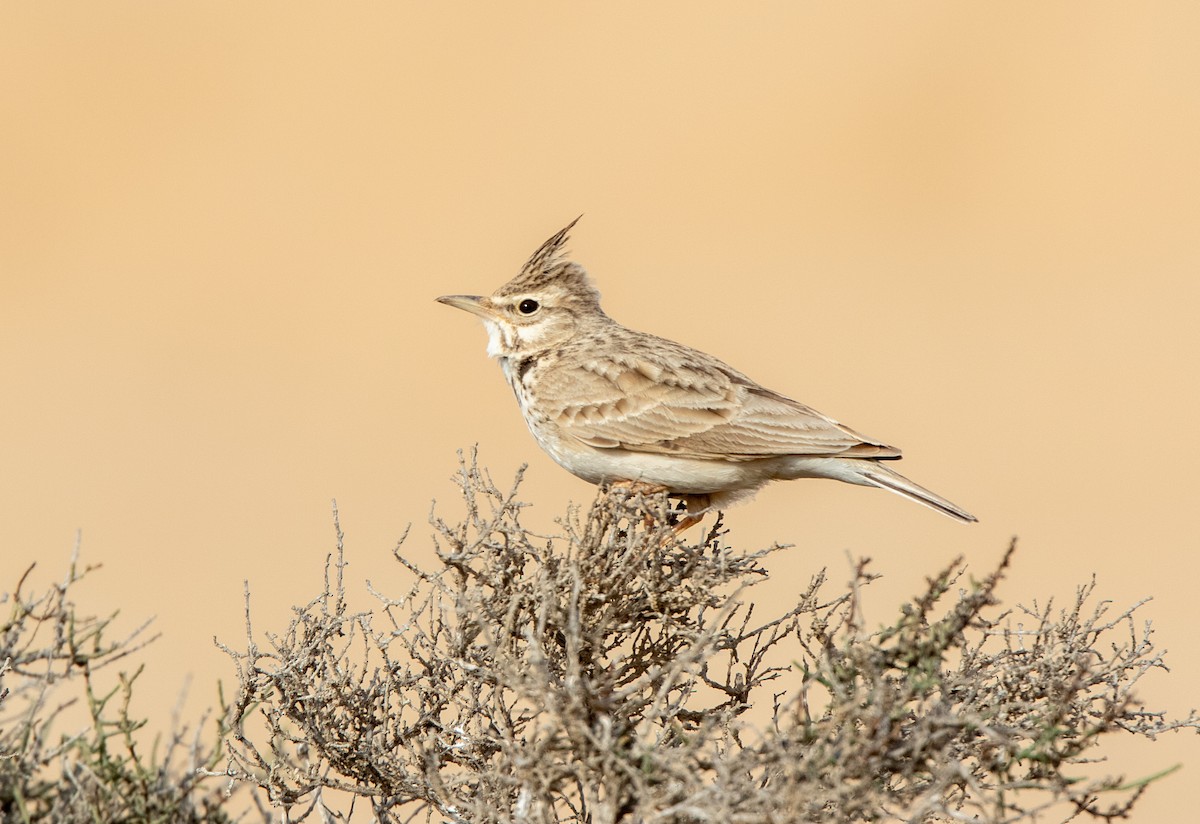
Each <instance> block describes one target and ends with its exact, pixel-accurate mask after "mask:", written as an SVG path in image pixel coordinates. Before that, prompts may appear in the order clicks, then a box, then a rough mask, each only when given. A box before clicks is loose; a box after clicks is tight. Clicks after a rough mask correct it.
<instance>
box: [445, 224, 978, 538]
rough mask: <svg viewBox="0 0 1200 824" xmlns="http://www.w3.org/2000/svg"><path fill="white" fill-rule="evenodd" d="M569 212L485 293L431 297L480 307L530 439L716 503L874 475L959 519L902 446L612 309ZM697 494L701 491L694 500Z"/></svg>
mask: <svg viewBox="0 0 1200 824" xmlns="http://www.w3.org/2000/svg"><path fill="white" fill-rule="evenodd" d="M574 225H575V224H574V222H572V223H571V224H570V225H568V226H567V227H566V228H564V229H563V230H562V231H560V232H558V233H557V234H556V235H554V236H553V237H551V238H550V239H549V240H547V241H546V242H545V243H544V244H542V246H541V247H540V248H539V249H538V250H537V251H536V252H535V253H534V254H533V257H531V258H530V259H529V261H528V262H527V263H526V264H525V266H524V267H522V269H521V271H520V273H519V274H518V275H517V276H516V277H515V278H513V279H512V280H511V281H509V282H508V283H506V284H505V285H504V286H502V287H500V288H499V289H498V290H496V292H495V293H494V294H492V296H491V297H476V296H469V295H449V296H446V297H441V298H438V300H439V301H441V302H442V303H446V304H448V305H451V306H455V307H458V308H460V309H465V310H467V311H469V312H472V313H473V314H476V315H478V316H479V317H480V318H481V319H482V320H483V322H484V325H485V326H486V327H487V330H488V336H489V343H488V354H490V355H492V356H493V357H495V358H497V359H499V361H500V365H501V367H502V368H503V370H504V374H505V377H506V378H507V379H508V381H509V384H510V385H511V386H512V388H513V392H514V393H515V394H516V397H517V401H518V403H519V404H520V407H521V412H522V414H523V415H524V416H525V421H526V423H527V424H528V425H529V429H530V431H531V432H532V433H533V436H534V438H535V439H536V440H537V442H538V444H539V445H540V446H541V447H542V448H543V449H544V450H546V452H547V453H548V454H549V455H550V456H551V457H552V458H553V459H554V460H555V461H557V462H558V463H559V464H560V465H561V466H562V467H564V468H565V469H567V470H568V471H570V472H572V473H574V474H575V475H577V476H579V477H580V478H583V479H584V480H586V481H589V482H591V483H595V484H600V483H609V482H616V481H633V482H640V483H643V484H648V485H651V486H655V487H662V488H665V489H666V490H667V491H669V492H671V493H672V494H675V495H679V496H683V497H688V498H692V499H700V500H698V501H696V500H694V501H692V502H690V503H689V508H690V507H691V506H693V505H694V504H695V503H700V504H702V505H703V504H706V503H711V504H712V505H713V506H716V507H720V506H723V505H725V504H728V503H730V502H732V501H733V500H736V499H737V498H740V497H743V496H745V495H748V494H751V493H753V492H754V491H755V490H757V489H758V488H759V487H761V486H762V485H763V484H765V483H767V482H768V481H772V480H791V479H794V478H803V477H817V478H833V479H836V480H840V481H845V482H848V483H854V484H859V485H864V486H877V487H880V488H882V489H888V490H890V491H892V492H896V493H898V494H900V495H903V496H905V497H908V498H911V499H912V500H915V501H917V502H919V503H922V504H925V505H926V506H929V507H932V508H933V509H936V510H938V511H940V512H943V513H945V514H946V515H949V516H950V517H952V518H956V519H958V520H961V521H974V520H975V518H974V516H972V515H970V514H969V513H967V512H966V511H964V510H963V509H961V508H960V507H958V506H956V505H955V504H952V503H951V502H949V501H947V500H946V499H945V498H942V497H940V496H938V495H935V494H934V493H932V492H930V491H929V490H927V489H924V488H922V487H920V486H918V485H917V484H915V483H913V482H912V481H910V480H908V479H907V478H905V477H904V476H902V475H900V474H898V473H896V472H894V471H893V470H891V469H889V468H888V467H886V466H884V465H883V464H882V463H881V461H885V460H895V459H898V458H899V457H900V450H899V449H897V448H895V447H893V446H889V445H887V444H884V443H882V442H879V441H875V440H872V439H870V438H867V437H865V436H863V435H861V434H859V433H858V432H855V431H854V430H853V429H850V428H849V427H847V426H844V425H843V424H841V423H838V422H837V421H835V420H833V419H832V418H829V417H827V416H825V415H822V414H821V413H820V412H817V411H816V410H815V409H812V408H811V407H808V406H805V405H804V404H802V403H798V402H797V401H794V400H792V399H790V398H787V397H785V396H783V395H780V394H778V393H776V392H772V391H771V390H769V389H766V388H764V387H762V386H759V385H758V384H757V383H755V382H754V381H753V380H751V379H750V378H748V377H746V376H745V375H743V374H742V373H741V372H738V371H737V370H736V369H733V368H731V367H730V366H728V365H726V364H725V363H722V362H721V361H719V360H717V359H716V358H714V357H712V356H711V355H707V354H705V353H703V352H700V351H698V350H696V349H691V348H689V347H687V346H684V345H682V344H679V343H675V342H674V341H669V340H666V339H664V338H660V337H657V336H655V335H650V334H646V333H644V332H636V331H634V330H632V329H627V328H626V327H624V326H621V325H620V324H619V323H617V322H616V321H614V320H612V319H611V318H610V317H608V315H606V314H605V313H604V311H603V310H602V309H601V308H600V294H599V292H597V291H596V289H595V287H594V286H593V285H592V284H591V281H590V280H589V278H588V276H587V274H586V272H585V271H584V270H583V268H582V267H581V266H579V265H578V264H576V263H572V262H570V261H568V260H565V259H564V258H563V256H562V251H563V246H564V244H565V243H566V241H567V236H568V232H569V231H570V229H571V228H572V226H574ZM704 499H707V501H706V500H704Z"/></svg>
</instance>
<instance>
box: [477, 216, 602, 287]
mask: <svg viewBox="0 0 1200 824" xmlns="http://www.w3.org/2000/svg"><path fill="white" fill-rule="evenodd" d="M579 217H583V215H580V216H579ZM579 217H577V218H575V219H574V220H572V221H571V222H570V223H568V224H567V225H566V226H564V227H563V228H562V229H560V230H559V231H557V232H555V233H554V235H553V236H551V237H550V238H549V239H548V240H547V241H546V242H545V243H543V244H542V245H541V246H539V247H538V250H537V251H536V252H534V253H533V255H532V256H531V257H530V258H529V260H527V261H526V262H525V265H524V266H522V267H521V271H520V273H519V274H518V275H517V276H516V277H515V278H513V279H512V280H510V281H509V282H508V283H506V284H504V286H502V287H500V289H499V291H498V292H497V293H496V294H498V295H500V294H504V295H511V294H517V293H519V292H523V291H528V290H532V289H539V288H542V287H544V286H546V285H548V284H551V283H556V284H559V285H561V286H563V287H565V288H566V289H567V290H568V291H569V292H572V293H574V294H576V295H578V296H579V297H582V298H584V299H585V300H586V301H587V302H588V303H594V304H596V305H599V300H600V293H599V292H597V291H596V288H595V287H594V286H593V285H592V283H591V281H590V279H589V278H588V276H587V272H585V271H584V268H583V267H582V266H580V265H579V264H578V263H572V262H570V261H568V260H566V258H565V253H566V250H565V247H566V245H567V240H569V239H570V234H571V229H572V228H574V226H575V224H576V223H578V222H579Z"/></svg>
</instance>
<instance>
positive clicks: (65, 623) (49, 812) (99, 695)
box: [0, 548, 232, 824]
mask: <svg viewBox="0 0 1200 824" xmlns="http://www.w3.org/2000/svg"><path fill="white" fill-rule="evenodd" d="M32 570H33V568H32V567H30V569H28V570H26V571H25V574H24V575H22V576H21V579H20V581H19V582H17V585H16V587H15V588H14V589H13V591H12V592H11V593H5V594H0V606H4V607H7V610H6V611H7V613H8V614H7V615H6V616H5V617H4V618H3V620H4V623H3V624H0V822H5V824H7V823H8V822H13V823H14V824H15V822H44V823H45V824H96V822H115V821H129V822H171V823H172V824H176V823H179V824H185V823H186V824H219V823H220V822H226V821H231V820H232V818H231V817H230V816H229V815H228V813H227V812H226V808H227V806H228V801H229V798H228V796H227V795H226V793H224V792H222V791H221V788H219V787H215V786H214V785H213V783H212V782H210V781H205V780H204V775H205V771H206V770H210V769H212V768H213V767H214V766H216V765H217V764H218V763H220V761H221V759H222V757H223V755H224V749H223V747H222V745H221V736H222V729H221V728H220V727H219V726H216V729H215V730H214V734H213V736H212V738H211V739H210V740H209V741H208V742H204V741H202V740H201V738H200V736H199V735H198V734H196V735H189V733H188V730H187V729H186V728H183V727H180V726H179V725H178V724H176V725H174V728H175V731H174V732H173V733H171V734H170V736H169V738H168V739H167V740H166V742H165V746H162V747H161V750H160V747H159V746H157V745H156V746H154V747H151V748H143V745H142V742H141V741H140V739H139V736H138V731H139V730H140V729H141V728H142V727H143V726H144V725H145V724H146V722H145V721H144V720H141V719H138V718H135V717H134V716H133V715H131V714H130V711H131V701H132V696H133V691H134V687H135V682H136V680H137V677H138V675H139V674H140V673H141V671H142V670H141V667H138V668H137V669H136V670H135V671H134V672H132V673H125V672H121V673H118V674H117V675H116V678H115V680H114V679H113V678H110V677H106V676H105V675H104V674H102V672H103V671H104V670H106V669H107V668H110V667H112V666H113V665H114V664H117V663H118V662H120V661H123V660H126V659H128V656H130V655H131V654H132V653H135V652H137V651H139V650H140V649H141V648H142V647H144V646H145V644H147V643H149V642H150V641H152V640H154V639H153V638H147V637H146V636H145V629H146V625H145V624H143V625H142V626H141V627H138V628H137V629H135V630H134V631H133V632H132V633H130V634H128V635H125V636H121V637H118V638H116V639H115V640H114V639H113V638H112V637H111V634H112V630H113V620H114V618H115V617H116V613H113V614H112V615H109V616H106V617H95V616H89V615H82V614H79V613H78V612H77V610H76V605H75V602H74V596H73V592H74V590H75V588H76V587H77V585H78V584H79V583H80V581H82V580H83V579H84V578H85V577H87V576H88V575H89V574H91V573H92V572H93V570H94V567H81V566H79V563H78V548H77V549H76V554H75V557H73V558H72V559H71V564H70V568H69V570H68V572H67V575H66V576H65V578H64V579H63V580H62V581H61V582H59V583H55V584H51V585H49V586H48V587H47V588H46V589H45V590H43V591H40V592H38V593H36V594H29V593H27V592H25V591H24V590H25V589H26V587H27V586H28V583H29V578H30V573H31V572H32Z"/></svg>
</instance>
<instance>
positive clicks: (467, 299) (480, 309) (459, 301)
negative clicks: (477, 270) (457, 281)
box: [437, 295, 492, 318]
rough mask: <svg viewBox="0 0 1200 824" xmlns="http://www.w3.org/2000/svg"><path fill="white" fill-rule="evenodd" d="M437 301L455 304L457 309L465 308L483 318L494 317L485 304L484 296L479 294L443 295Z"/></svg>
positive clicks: (448, 304) (450, 304)
mask: <svg viewBox="0 0 1200 824" xmlns="http://www.w3.org/2000/svg"><path fill="white" fill-rule="evenodd" d="M437 302H438V303H444V304H446V305H447V306H453V307H454V308H455V309H465V310H466V311H468V312H470V313H471V314H472V315H479V317H481V318H491V317H492V313H491V311H490V310H489V309H488V308H487V307H486V306H484V305H483V298H482V297H481V296H479V295H442V296H441V297H440V298H438V299H437Z"/></svg>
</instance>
